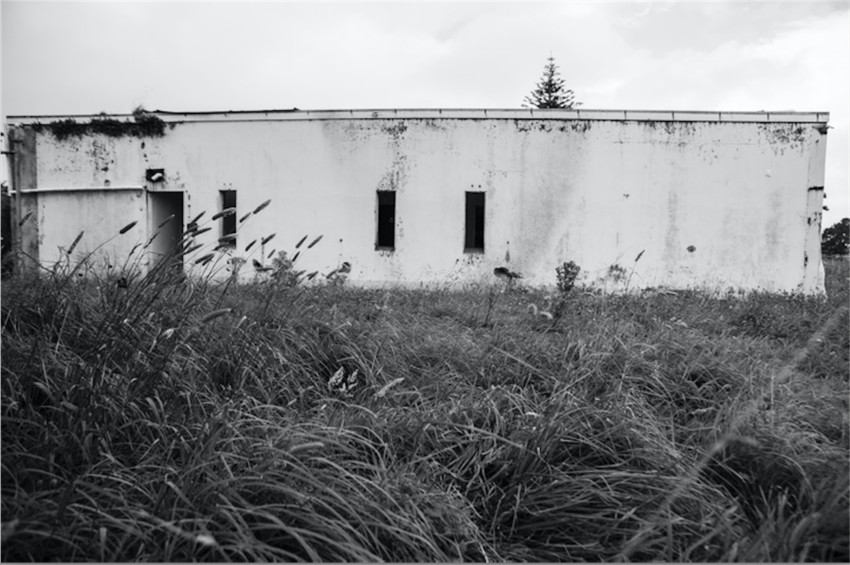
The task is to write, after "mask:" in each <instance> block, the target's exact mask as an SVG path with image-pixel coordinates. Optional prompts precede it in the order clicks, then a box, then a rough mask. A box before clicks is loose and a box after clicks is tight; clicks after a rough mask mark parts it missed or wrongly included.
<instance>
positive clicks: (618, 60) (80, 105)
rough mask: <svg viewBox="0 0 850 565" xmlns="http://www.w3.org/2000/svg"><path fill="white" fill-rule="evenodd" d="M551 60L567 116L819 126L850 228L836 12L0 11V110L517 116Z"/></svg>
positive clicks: (620, 6)
mask: <svg viewBox="0 0 850 565" xmlns="http://www.w3.org/2000/svg"><path fill="white" fill-rule="evenodd" d="M550 54H551V55H552V56H553V57H555V59H556V62H557V63H558V65H559V67H560V69H561V73H562V76H563V78H564V79H565V80H566V83H567V86H568V87H570V88H572V89H573V90H574V91H575V94H576V99H577V100H578V101H580V102H582V104H583V105H582V108H587V109H597V108H600V109H665V110H730V111H731V110H797V111H828V112H830V114H831V119H830V124H831V125H832V126H833V129H831V130H829V138H828V154H827V179H826V192H827V194H828V198H827V201H826V203H827V205H828V206H829V208H830V212H827V213H826V216H825V225H831V224H832V223H834V222H836V221H838V220H839V219H840V218H842V217H845V216H850V173H848V158H850V146H849V145H848V138H849V137H850V128H849V127H848V126H850V2H848V1H847V0H843V1H838V2H827V1H808V2H754V3H744V2H637V1H635V2H599V1H596V2H577V1H569V2H547V3H534V2H522V3H498V2H469V3H463V2H451V3H440V2H393V3H378V2H374V3H358V2H326V3H317V2H311V3H291V2H258V3H246V2H238V3H237V2H218V3H210V2H183V3H177V2H150V1H148V2H124V1H118V0H113V1H106V2H73V1H65V2H40V1H33V0H28V1H27V0H24V1H8V0H3V1H2V98H0V104H2V106H0V111H2V113H3V114H4V115H33V114H35V115H41V114H92V113H98V112H101V111H104V112H108V113H128V112H130V111H132V110H133V108H135V107H136V106H139V105H143V106H144V107H145V108H147V109H162V110H184V111H193V110H252V109H270V108H292V107H298V108H301V109H332V108H517V107H520V106H521V105H522V103H523V99H524V97H525V96H526V95H527V94H528V92H529V91H530V90H531V89H532V88H533V87H534V84H535V82H536V81H537V80H538V79H539V78H540V75H541V72H542V69H543V65H544V63H545V60H546V58H547V57H548V56H549V55H550Z"/></svg>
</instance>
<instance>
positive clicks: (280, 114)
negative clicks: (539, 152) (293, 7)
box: [6, 108, 829, 125]
mask: <svg viewBox="0 0 850 565" xmlns="http://www.w3.org/2000/svg"><path fill="white" fill-rule="evenodd" d="M147 113H149V114H152V115H155V116H157V117H159V118H160V119H162V120H163V121H165V122H222V121H234V122H244V121H312V120H346V119H348V120H351V119H355V120H369V119H373V120H396V119H398V120H403V119H410V120H414V119H420V120H427V119H454V120H486V119H503V120H602V121H640V122H765V123H767V122H770V123H801V122H802V123H818V124H824V123H827V122H828V121H829V112H793V111H779V112H711V111H701V110H686V111H685V110H590V109H580V110H579V109H575V110H564V109H537V108H528V109H518V108H506V109H481V108H478V109H476V108H466V109H464V108H455V109H374V110H370V109H365V110H297V109H294V110H237V111H226V112H218V111H217V112H171V111H166V110H151V111H149V112H147ZM104 118H108V119H114V120H127V121H130V120H132V118H133V115H132V114H109V115H104V114H86V115H45V116H8V117H7V118H6V121H7V123H8V124H10V125H27V124H35V123H43V122H45V121H59V120H66V119H73V120H96V119H104Z"/></svg>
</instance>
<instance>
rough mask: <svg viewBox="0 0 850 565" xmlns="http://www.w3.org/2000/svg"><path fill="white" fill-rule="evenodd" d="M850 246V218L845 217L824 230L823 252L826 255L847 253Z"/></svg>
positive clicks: (822, 239) (822, 238)
mask: <svg viewBox="0 0 850 565" xmlns="http://www.w3.org/2000/svg"><path fill="white" fill-rule="evenodd" d="M848 246H850V218H844V219H842V220H841V221H840V222H836V223H835V224H833V225H832V226H830V227H828V228H826V229H825V230H823V237H821V253H823V254H824V255H847V252H848Z"/></svg>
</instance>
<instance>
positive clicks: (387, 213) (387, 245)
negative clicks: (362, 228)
mask: <svg viewBox="0 0 850 565" xmlns="http://www.w3.org/2000/svg"><path fill="white" fill-rule="evenodd" d="M376 247H377V248H378V249H395V192H393V191H390V190H379V191H378V243H377V245H376Z"/></svg>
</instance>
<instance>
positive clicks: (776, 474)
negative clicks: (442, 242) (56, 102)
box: [1, 234, 850, 562]
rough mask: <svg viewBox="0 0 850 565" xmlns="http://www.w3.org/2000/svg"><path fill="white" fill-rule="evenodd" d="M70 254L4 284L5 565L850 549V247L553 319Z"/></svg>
mask: <svg viewBox="0 0 850 565" xmlns="http://www.w3.org/2000/svg"><path fill="white" fill-rule="evenodd" d="M190 235H191V234H190ZM194 252H195V253H197V254H198V256H199V257H204V256H205V251H204V250H196V251H194ZM216 257H217V256H216ZM216 257H213V258H210V259H208V262H209V264H210V266H211V268H212V266H213V265H214V264H215V262H216V261H218V259H217V258H216ZM68 267H69V269H70V270H69V269H65V270H63V269H56V270H53V271H51V272H49V273H47V272H45V273H41V274H38V275H29V276H25V275H17V276H15V277H13V278H11V279H10V280H8V281H4V282H3V288H2V291H3V292H2V331H3V334H2V355H3V363H2V520H3V533H2V536H3V539H2V542H3V543H2V550H1V551H2V558H3V559H4V560H9V561H49V560H62V561H83V560H109V561H124V560H142V561H184V560H203V561H231V560H233V561H245V560H276V561H290V560H292V561H295V560H310V561H478V562H482V561H526V560H528V561H574V560H632V561H635V560H641V561H645V560H670V561H725V560H731V561H736V560H737V561H790V560H816V561H846V560H847V559H848V558H850V550H848V524H847V517H848V507H850V504H848V488H850V487H849V486H848V452H850V439H848V406H847V404H848V403H847V398H848V376H847V366H848V349H849V348H850V346H848V324H850V321H848V315H847V308H848V279H847V275H848V270H847V263H846V262H845V261H834V262H830V263H828V264H827V274H828V280H827V283H828V291H829V297H828V298H827V299H815V298H801V297H794V296H781V295H762V294H753V295H748V296H743V297H739V296H735V297H733V296H720V297H712V296H708V295H703V294H699V293H694V292H680V293H677V294H652V295H646V296H618V297H610V296H602V295H597V294H593V293H579V292H578V291H577V290H573V292H572V293H571V294H570V295H569V296H567V297H565V298H563V299H561V300H560V302H559V304H560V306H559V308H560V310H559V315H558V316H553V318H552V319H549V318H545V317H541V316H534V315H533V314H531V313H530V311H529V307H528V306H529V304H532V303H533V304H542V303H543V302H544V297H543V296H542V295H541V294H540V293H537V292H534V291H531V292H524V291H522V289H512V290H511V291H510V292H502V291H501V290H496V291H491V290H489V289H481V290H472V291H467V292H455V293H451V292H446V291H440V290H430V291H427V290H426V291H402V290H393V291H375V290H357V289H351V288H346V287H345V286H339V285H328V286H319V287H315V288H306V287H304V286H302V285H298V284H292V279H291V278H290V277H271V276H269V277H264V280H263V281H258V282H255V283H251V284H239V283H238V282H236V281H235V280H232V279H231V280H228V281H225V282H221V283H217V282H214V280H213V279H212V278H211V277H203V276H201V277H199V278H198V279H191V280H187V279H186V278H185V277H183V276H182V275H181V274H180V273H179V272H176V271H174V270H171V269H168V268H166V267H165V266H163V267H162V268H161V269H160V270H158V271H157V270H155V271H154V272H153V273H152V274H148V275H144V276H143V275H141V274H139V272H135V271H133V270H132V268H130V267H131V266H127V267H126V269H125V271H126V272H122V273H116V274H115V275H109V276H108V277H101V278H97V277H94V278H92V277H88V278H81V277H76V275H75V274H74V275H73V276H69V275H70V274H71V273H72V272H73V268H74V267H73V266H70V265H69V266H68ZM122 277H124V278H126V279H128V280H129V284H127V285H126V287H123V286H119V285H118V284H117V282H118V281H119V280H120V279H121V278H122ZM284 280H285V281H288V282H286V283H285V284H284V283H282V282H281V281H284Z"/></svg>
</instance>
